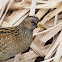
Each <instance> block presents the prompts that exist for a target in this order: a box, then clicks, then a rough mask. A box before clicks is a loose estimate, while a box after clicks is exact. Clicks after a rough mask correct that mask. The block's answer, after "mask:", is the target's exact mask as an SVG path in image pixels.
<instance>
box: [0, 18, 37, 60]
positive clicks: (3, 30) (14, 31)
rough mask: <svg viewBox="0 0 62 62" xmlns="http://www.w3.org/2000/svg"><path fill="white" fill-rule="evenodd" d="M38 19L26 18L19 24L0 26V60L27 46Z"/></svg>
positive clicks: (23, 49)
mask: <svg viewBox="0 0 62 62" xmlns="http://www.w3.org/2000/svg"><path fill="white" fill-rule="evenodd" d="M37 23H38V19H37V18H35V17H33V19H32V17H30V20H28V18H26V19H25V20H24V21H23V22H22V23H20V24H19V26H16V27H0V60H5V59H7V58H10V57H13V56H15V55H16V54H18V53H22V52H24V51H25V50H27V48H29V46H30V44H31V42H32V40H33V29H35V28H36V27H37Z"/></svg>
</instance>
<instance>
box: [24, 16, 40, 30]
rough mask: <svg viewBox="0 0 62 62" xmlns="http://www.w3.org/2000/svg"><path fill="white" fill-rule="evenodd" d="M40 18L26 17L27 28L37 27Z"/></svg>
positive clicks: (25, 25)
mask: <svg viewBox="0 0 62 62" xmlns="http://www.w3.org/2000/svg"><path fill="white" fill-rule="evenodd" d="M38 22H39V19H38V18H37V17H27V18H25V19H24V27H25V28H27V29H35V28H36V27H37V23H38Z"/></svg>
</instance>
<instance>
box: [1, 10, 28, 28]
mask: <svg viewBox="0 0 62 62" xmlns="http://www.w3.org/2000/svg"><path fill="white" fill-rule="evenodd" d="M27 12H29V9H24V10H22V11H21V13H19V14H18V15H17V16H16V17H14V18H13V19H12V20H10V21H9V22H8V23H6V24H5V23H4V24H3V25H2V26H6V27H10V26H13V25H14V24H15V23H16V22H17V21H18V20H19V19H21V18H22V17H23V16H24V15H26V13H27Z"/></svg>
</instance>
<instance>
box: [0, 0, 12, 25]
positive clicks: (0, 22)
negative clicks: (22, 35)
mask: <svg viewBox="0 0 62 62" xmlns="http://www.w3.org/2000/svg"><path fill="white" fill-rule="evenodd" d="M12 2H13V0H10V2H9V4H8V7H7V9H6V11H5V13H4V15H3V16H2V18H1V20H0V25H1V24H2V22H3V19H4V17H5V15H6V13H7V11H8V10H9V7H10V5H11V4H12Z"/></svg>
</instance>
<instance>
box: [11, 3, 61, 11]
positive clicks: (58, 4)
mask: <svg viewBox="0 0 62 62" xmlns="http://www.w3.org/2000/svg"><path fill="white" fill-rule="evenodd" d="M60 5H61V3H57V4H56V5H54V3H53V5H52V4H51V3H46V4H37V5H36V9H41V8H42V9H51V8H57V7H58V6H60ZM20 8H26V9H30V8H31V6H30V3H26V4H23V5H21V4H20V2H17V3H15V2H14V4H13V5H12V6H11V7H10V10H16V9H20Z"/></svg>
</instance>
